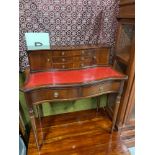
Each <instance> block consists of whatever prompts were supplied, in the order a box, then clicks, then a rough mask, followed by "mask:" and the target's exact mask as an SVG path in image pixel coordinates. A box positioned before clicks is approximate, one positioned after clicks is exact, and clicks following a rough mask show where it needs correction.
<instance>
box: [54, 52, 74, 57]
mask: <svg viewBox="0 0 155 155" xmlns="http://www.w3.org/2000/svg"><path fill="white" fill-rule="evenodd" d="M71 55H73V51H53V52H52V56H62V57H64V56H71Z"/></svg>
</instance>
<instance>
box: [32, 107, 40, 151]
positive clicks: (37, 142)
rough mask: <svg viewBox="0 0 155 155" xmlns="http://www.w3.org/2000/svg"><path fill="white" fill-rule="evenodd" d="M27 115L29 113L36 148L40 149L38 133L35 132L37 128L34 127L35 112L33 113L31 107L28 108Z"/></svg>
mask: <svg viewBox="0 0 155 155" xmlns="http://www.w3.org/2000/svg"><path fill="white" fill-rule="evenodd" d="M29 115H30V121H31V125H32V130H33V133H34V139H35V142H36V146H37V149H38V150H39V149H40V146H39V138H38V133H37V128H36V121H35V114H34V110H33V108H30V109H29Z"/></svg>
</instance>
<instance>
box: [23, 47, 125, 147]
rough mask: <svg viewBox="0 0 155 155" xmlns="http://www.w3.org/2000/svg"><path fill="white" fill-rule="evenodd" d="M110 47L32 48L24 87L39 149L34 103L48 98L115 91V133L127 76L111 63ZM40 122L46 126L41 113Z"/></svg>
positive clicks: (96, 94) (54, 98)
mask: <svg viewBox="0 0 155 155" xmlns="http://www.w3.org/2000/svg"><path fill="white" fill-rule="evenodd" d="M109 50H110V49H109V48H108V47H99V46H92V47H91V46H85V47H77V48H76V47H73V48H72V47H69V48H68V49H67V48H65V49H63V48H60V49H59V48H57V49H54V48H53V49H52V50H36V51H28V58H29V63H30V73H27V79H26V81H25V84H24V86H23V87H22V88H21V90H22V91H23V92H24V94H25V98H26V101H27V105H28V109H29V115H30V118H31V124H32V129H33V133H34V137H35V142H36V145H37V148H38V150H39V149H40V144H39V137H38V132H37V128H38V127H37V125H36V119H35V114H34V108H33V106H34V105H39V104H41V103H43V102H46V101H66V100H78V99H82V98H89V97H95V96H100V95H102V94H109V93H115V94H117V97H116V100H115V108H114V114H113V117H112V127H111V132H113V129H114V127H115V125H116V118H117V112H118V109H119V103H120V99H121V94H122V90H123V85H124V81H125V80H126V79H127V76H126V75H124V74H122V73H119V72H118V71H116V70H114V69H113V68H112V67H111V66H109ZM39 122H40V123H39V124H40V128H41V129H42V123H41V117H40V116H39ZM42 133H43V132H42ZM42 140H44V137H43V135H42Z"/></svg>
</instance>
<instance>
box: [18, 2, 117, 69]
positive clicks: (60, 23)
mask: <svg viewBox="0 0 155 155" xmlns="http://www.w3.org/2000/svg"><path fill="white" fill-rule="evenodd" d="M117 14H118V0H19V24H20V25H19V58H20V61H19V62H20V64H19V65H20V70H21V71H24V69H25V67H27V66H28V65H29V63H28V58H27V55H26V45H25V38H24V34H25V33H26V32H48V33H49V35H50V44H51V46H53V45H56V46H69V45H75V46H76V45H77V46H78V45H85V44H86V45H88V44H102V45H105V46H113V45H114V38H115V37H114V36H115V30H116V26H117V21H116V16H117ZM111 54H112V53H111Z"/></svg>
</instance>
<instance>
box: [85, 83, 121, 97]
mask: <svg viewBox="0 0 155 155" xmlns="http://www.w3.org/2000/svg"><path fill="white" fill-rule="evenodd" d="M119 89H120V82H110V81H109V82H104V83H100V84H96V85H92V86H86V87H83V88H82V96H83V97H84V96H95V95H97V94H104V93H107V92H118V91H119Z"/></svg>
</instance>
